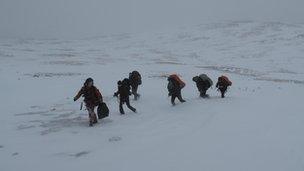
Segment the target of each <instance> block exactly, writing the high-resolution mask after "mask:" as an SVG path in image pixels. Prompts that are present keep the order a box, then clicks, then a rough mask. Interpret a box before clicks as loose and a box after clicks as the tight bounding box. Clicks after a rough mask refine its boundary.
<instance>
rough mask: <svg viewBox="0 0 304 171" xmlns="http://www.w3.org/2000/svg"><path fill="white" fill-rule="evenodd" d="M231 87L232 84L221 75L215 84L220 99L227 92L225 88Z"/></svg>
mask: <svg viewBox="0 0 304 171" xmlns="http://www.w3.org/2000/svg"><path fill="white" fill-rule="evenodd" d="M231 85H232V82H231V81H230V80H229V79H228V77H226V76H224V75H222V76H220V77H218V81H217V83H216V87H217V88H218V90H219V91H220V92H221V97H222V98H224V97H225V93H226V92H227V88H228V87H229V86H231Z"/></svg>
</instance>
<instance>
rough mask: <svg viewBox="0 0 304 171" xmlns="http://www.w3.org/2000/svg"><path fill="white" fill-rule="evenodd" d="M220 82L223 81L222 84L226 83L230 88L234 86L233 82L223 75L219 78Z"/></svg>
mask: <svg viewBox="0 0 304 171" xmlns="http://www.w3.org/2000/svg"><path fill="white" fill-rule="evenodd" d="M219 80H221V81H222V82H224V83H225V84H227V85H228V86H231V85H232V82H231V81H230V80H229V78H228V77H226V76H224V75H222V76H220V77H219Z"/></svg>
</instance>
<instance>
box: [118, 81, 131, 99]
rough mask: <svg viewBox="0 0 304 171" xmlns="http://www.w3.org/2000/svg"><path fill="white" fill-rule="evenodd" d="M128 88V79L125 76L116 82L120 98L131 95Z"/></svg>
mask: <svg viewBox="0 0 304 171" xmlns="http://www.w3.org/2000/svg"><path fill="white" fill-rule="evenodd" d="M130 89H131V88H130V81H129V79H127V78H126V79H124V80H123V81H121V82H120V84H118V91H117V95H119V97H120V98H127V97H129V96H130V95H131V92H130Z"/></svg>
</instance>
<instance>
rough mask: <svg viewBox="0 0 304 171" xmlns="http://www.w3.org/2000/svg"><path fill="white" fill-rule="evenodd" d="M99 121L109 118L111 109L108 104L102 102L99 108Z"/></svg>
mask: <svg viewBox="0 0 304 171" xmlns="http://www.w3.org/2000/svg"><path fill="white" fill-rule="evenodd" d="M97 115H98V119H103V118H106V117H108V116H109V108H108V106H107V104H106V103H104V102H102V103H100V104H99V105H98V107H97Z"/></svg>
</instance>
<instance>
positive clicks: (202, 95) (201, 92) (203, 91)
mask: <svg viewBox="0 0 304 171" xmlns="http://www.w3.org/2000/svg"><path fill="white" fill-rule="evenodd" d="M206 92H207V90H206V89H203V90H200V96H201V97H205V96H206Z"/></svg>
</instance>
